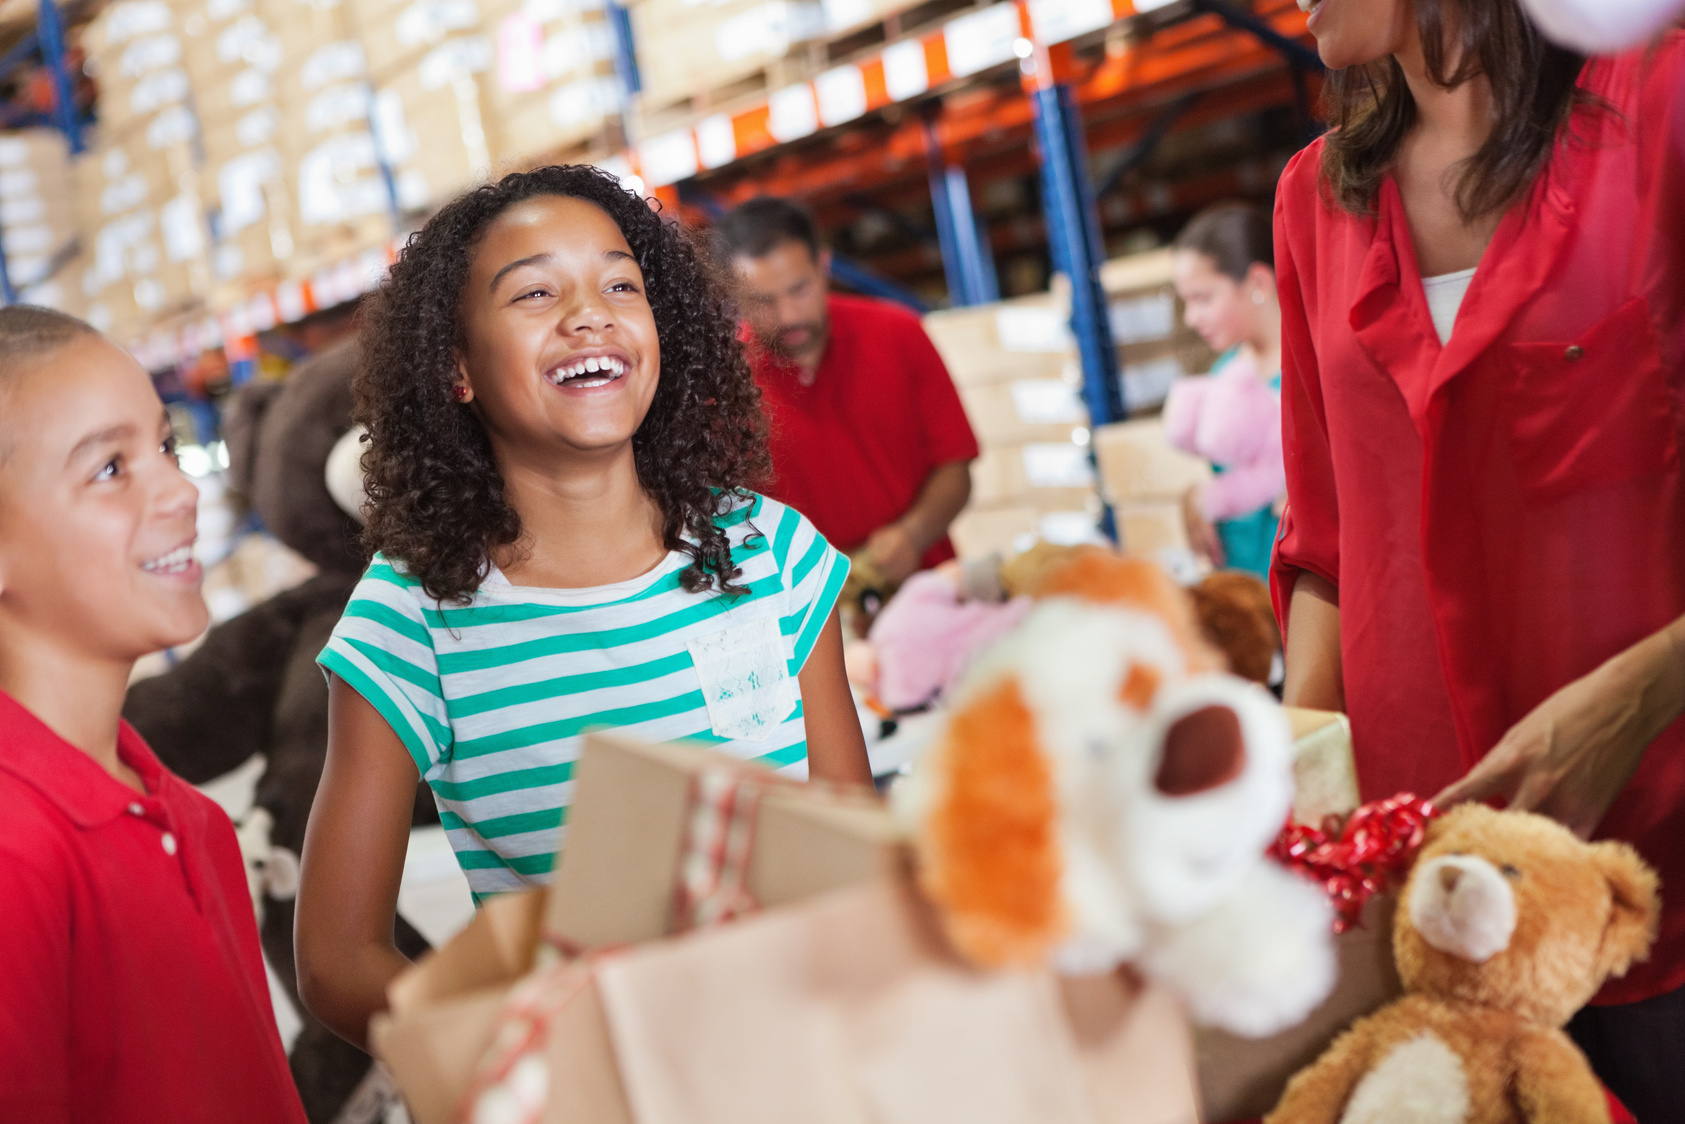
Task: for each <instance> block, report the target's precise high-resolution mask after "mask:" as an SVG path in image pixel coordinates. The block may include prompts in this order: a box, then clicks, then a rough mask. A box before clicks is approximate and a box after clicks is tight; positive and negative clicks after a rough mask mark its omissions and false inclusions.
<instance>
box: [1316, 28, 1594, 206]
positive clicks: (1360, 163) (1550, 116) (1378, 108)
mask: <svg viewBox="0 0 1685 1124" xmlns="http://www.w3.org/2000/svg"><path fill="white" fill-rule="evenodd" d="M1413 4H1414V7H1415V15H1416V27H1417V30H1418V31H1420V33H1421V38H1422V53H1423V55H1424V56H1425V58H1426V61H1427V67H1428V75H1429V77H1430V78H1431V79H1432V80H1433V82H1434V83H1435V84H1436V85H1439V86H1443V87H1445V88H1447V89H1451V88H1454V87H1456V86H1460V85H1462V84H1463V83H1464V82H1466V81H1468V80H1469V79H1471V78H1473V77H1475V76H1476V75H1484V76H1485V77H1486V80H1487V81H1488V82H1489V83H1490V84H1491V87H1492V103H1493V109H1494V111H1495V112H1496V115H1497V123H1496V124H1495V125H1494V126H1493V129H1492V135H1491V136H1490V137H1488V138H1487V140H1486V143H1485V144H1484V145H1482V146H1481V147H1480V150H1479V151H1478V152H1476V153H1475V154H1474V155H1473V156H1471V157H1470V158H1469V159H1468V160H1466V161H1464V162H1463V164H1462V166H1461V167H1460V168H1459V169H1458V171H1457V173H1456V175H1457V184H1456V200H1457V207H1458V209H1459V210H1460V211H1461V212H1462V214H1463V218H1464V220H1465V221H1472V220H1474V219H1476V218H1479V217H1481V216H1483V215H1489V214H1491V213H1493V212H1494V211H1501V210H1503V209H1504V208H1506V207H1508V206H1509V204H1510V203H1511V202H1513V201H1514V200H1515V199H1516V198H1517V197H1519V196H1520V195H1521V194H1522V193H1523V192H1524V191H1526V190H1527V188H1528V187H1529V186H1530V185H1531V184H1532V182H1533V177H1534V176H1536V175H1537V174H1538V172H1539V169H1540V168H1542V167H1544V164H1545V161H1546V160H1547V159H1549V157H1550V152H1551V147H1552V146H1553V145H1554V144H1555V142H1556V139H1557V136H1558V134H1559V133H1560V132H1561V131H1562V128H1563V126H1564V125H1565V124H1566V123H1567V121H1568V116H1569V114H1570V112H1572V110H1573V108H1574V106H1575V104H1577V103H1578V102H1579V101H1580V100H1581V98H1580V95H1579V94H1578V93H1577V83H1578V81H1579V77H1580V71H1581V70H1582V69H1583V68H1584V66H1585V61H1586V60H1585V57H1584V56H1583V55H1577V54H1575V53H1574V52H1572V51H1568V50H1564V49H1563V48H1561V47H1558V46H1556V45H1555V44H1553V43H1551V42H1549V41H1548V40H1546V39H1545V37H1544V36H1543V35H1541V34H1540V33H1539V30H1538V28H1536V27H1534V26H1533V24H1532V22H1531V21H1530V20H1528V18H1527V17H1526V15H1524V14H1523V13H1522V11H1521V8H1520V6H1519V4H1518V3H1517V2H1516V0H1413ZM1453 63H1454V64H1455V65H1456V69H1455V70H1452V69H1451V66H1452V64H1453ZM1324 99H1325V101H1326V104H1327V110H1328V116H1329V122H1328V123H1329V124H1330V125H1331V126H1333V129H1332V131H1331V132H1330V133H1329V134H1328V137H1327V140H1326V142H1325V145H1324V147H1323V151H1322V171H1323V177H1324V181H1325V183H1326V184H1327V187H1328V190H1329V192H1330V194H1331V195H1332V196H1333V199H1334V201H1335V202H1336V203H1338V204H1339V205H1340V206H1341V207H1343V208H1345V209H1346V210H1348V211H1350V212H1352V213H1354V214H1360V215H1362V214H1371V213H1373V211H1374V208H1375V198H1376V195H1377V193H1378V192H1379V191H1380V187H1381V180H1382V179H1383V178H1384V177H1385V176H1386V174H1387V171H1388V170H1389V169H1390V168H1391V167H1392V162H1393V159H1394V158H1395V157H1396V156H1397V155H1398V146H1399V144H1400V143H1401V142H1402V141H1403V140H1404V135H1405V133H1406V132H1408V131H1409V129H1410V126H1411V125H1412V124H1414V123H1415V120H1416V101H1415V99H1414V98H1413V97H1411V95H1410V88H1409V87H1408V86H1407V85H1406V84H1405V80H1404V71H1403V69H1402V68H1401V67H1400V66H1399V65H1398V61H1397V60H1396V59H1394V58H1392V57H1391V56H1388V57H1387V58H1384V59H1381V60H1379V61H1378V62H1372V63H1369V64H1367V65H1364V66H1354V67H1348V68H1347V69H1345V70H1333V71H1329V73H1328V79H1327V83H1326V85H1325V86H1324Z"/></svg>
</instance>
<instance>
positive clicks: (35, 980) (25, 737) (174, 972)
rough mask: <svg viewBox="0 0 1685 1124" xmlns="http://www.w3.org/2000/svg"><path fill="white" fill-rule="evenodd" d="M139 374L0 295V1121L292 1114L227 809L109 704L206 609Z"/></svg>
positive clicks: (107, 349)
mask: <svg viewBox="0 0 1685 1124" xmlns="http://www.w3.org/2000/svg"><path fill="white" fill-rule="evenodd" d="M197 503H198V493H197V491H196V490H195V489H194V487H193V484H192V482H191V481H189V480H188V479H187V478H186V477H185V476H183V475H182V474H181V471H180V469H179V468H178V467H177V466H176V462H175V449H174V444H173V442H172V440H171V438H170V426H169V420H168V417H167V416H166V415H165V413H164V408H163V405H162V404H161V403H160V402H159V401H158V396H157V394H156V393H155V392H154V391H153V389H152V382H151V380H150V379H149V378H148V377H147V375H146V372H145V371H143V370H141V369H140V367H139V366H138V365H137V364H136V363H135V361H134V360H133V359H131V358H130V357H129V356H128V355H127V354H125V353H124V352H122V351H120V350H118V349H117V348H116V347H114V346H112V345H111V344H110V343H107V342H106V341H105V339H104V338H103V337H101V336H100V335H99V333H97V332H95V331H94V330H93V329H92V328H90V327H88V326H87V325H86V324H83V323H82V322H81V321H79V320H74V319H72V318H70V317H68V316H62V315H60V314H58V313H53V312H48V311H46V310H44V309H34V308H28V307H23V306H15V307H12V308H5V309H0V809H4V813H3V814H0V1120H3V1121H7V1122H11V1121H17V1122H18V1124H24V1122H26V1121H27V1122H28V1124H107V1122H111V1121H123V1122H124V1124H154V1122H155V1124H185V1122H187V1121H204V1122H206V1124H209V1122H212V1121H240V1122H241V1124H303V1122H304V1111H303V1109H302V1107H301V1106H300V1105H299V1101H298V1094H297V1092H296V1091H295V1090H294V1086H293V1082H292V1079H291V1076H290V1074H289V1073H288V1071H287V1059H286V1055H285V1054H284V1053H283V1052H282V1049H281V1040H280V1037H279V1035H278V1033H277V1031H276V1027H275V1015H274V1011H273V1009H272V1008H271V1006H270V1001H269V990H268V986H267V983H266V981H265V978H264V970H263V956H262V953H261V951H260V950H259V946H258V938H257V925H256V921H255V918H254V916H253V912H252V907H251V899H250V897H249V892H248V890H247V888H246V872H245V866H244V864H243V863H242V862H241V859H240V850H239V845H238V844H237V843H236V841H235V838H234V829H233V826H232V825H231V824H230V823H229V822H228V817H227V816H225V815H224V814H223V813H222V811H221V809H219V808H218V807H217V806H216V805H215V804H213V803H212V802H211V801H210V800H208V799H206V798H205V797H204V796H201V795H200V794H199V793H197V792H195V791H194V790H193V789H191V788H189V787H188V786H187V785H186V784H184V783H183V782H182V781H180V780H179V779H177V778H176V777H174V776H172V775H171V774H170V773H169V772H168V771H167V770H166V769H164V767H163V766H162V765H160V764H159V763H158V759H157V758H156V757H154V756H153V755H152V752H151V751H150V750H149V749H147V747H146V745H145V743H144V742H142V741H141V739H140V737H139V736H138V735H136V734H135V732H134V731H133V730H132V729H130V728H129V727H128V726H127V725H126V724H124V723H123V722H122V721H121V718H120V715H121V711H122V706H123V695H124V689H125V687H126V686H127V683H128V678H129V672H130V670H131V668H132V667H133V665H134V661H135V660H136V659H137V658H138V657H139V656H141V655H144V654H145V653H147V652H149V651H155V650H157V649H160V648H165V647H170V646H172V645H175V644H181V643H185V642H186V641H188V640H191V639H192V638H193V637H194V636H195V635H197V634H198V633H199V632H200V631H202V630H203V629H204V627H205V622H206V615H207V614H206V611H205V604H204V601H203V599H202V598H201V597H200V595H199V582H200V577H201V574H200V570H199V565H198V563H196V562H195V561H193V549H192V548H193V539H194V516H195V511H196V508H197Z"/></svg>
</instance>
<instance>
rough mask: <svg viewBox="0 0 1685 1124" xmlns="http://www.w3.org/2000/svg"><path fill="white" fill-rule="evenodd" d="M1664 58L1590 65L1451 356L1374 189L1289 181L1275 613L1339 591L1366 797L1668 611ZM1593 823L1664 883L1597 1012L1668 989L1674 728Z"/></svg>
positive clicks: (1496, 245) (1683, 428)
mask: <svg viewBox="0 0 1685 1124" xmlns="http://www.w3.org/2000/svg"><path fill="white" fill-rule="evenodd" d="M1682 65H1685V38H1682V37H1681V36H1680V35H1678V34H1674V35H1671V36H1669V37H1668V38H1667V39H1666V40H1665V41H1664V42H1663V43H1662V44H1661V45H1660V46H1658V47H1657V48H1655V49H1654V50H1651V51H1648V52H1635V53H1632V54H1629V55H1623V56H1620V57H1617V58H1614V59H1607V60H1600V61H1596V62H1593V63H1592V64H1590V65H1589V66H1588V67H1587V69H1586V72H1585V74H1584V76H1583V78H1582V80H1581V85H1582V86H1583V87H1584V88H1585V89H1586V90H1587V91H1588V92H1590V93H1592V94H1594V95H1596V96H1597V97H1598V98H1600V99H1602V101H1603V103H1604V106H1603V107H1601V108H1600V107H1597V106H1596V105H1591V104H1588V105H1586V106H1582V107H1580V108H1578V109H1576V110H1575V113H1574V118H1573V121H1572V122H1571V128H1570V134H1571V139H1569V140H1567V141H1565V142H1564V143H1562V144H1560V145H1559V146H1558V147H1557V149H1556V152H1555V153H1554V155H1553V157H1552V159H1551V161H1550V163H1549V164H1548V165H1547V167H1546V168H1545V170H1544V172H1543V173H1542V174H1541V175H1540V176H1539V177H1538V180H1537V182H1535V184H1534V185H1533V187H1532V189H1531V190H1530V191H1529V192H1528V194H1527V195H1526V196H1525V197H1524V198H1523V199H1522V200H1521V201H1520V202H1518V203H1517V204H1516V205H1515V206H1513V207H1512V208H1511V209H1510V211H1509V213H1508V214H1506V215H1505V216H1504V218H1503V221H1502V223H1501V225H1500V226H1499V228H1498V231H1497V234H1496V235H1495V236H1494V237H1493V239H1492V243H1491V245H1490V247H1489V248H1488V249H1487V251H1486V254H1485V256H1484V257H1483V258H1482V260H1481V263H1480V268H1479V270H1478V271H1477V272H1476V273H1475V276H1474V279H1473V282H1472V284H1471V285H1470V286H1469V290H1468V295H1467V297H1466V298H1465V299H1464V301H1463V305H1462V310H1461V312H1460V314H1459V315H1458V317H1457V322H1456V327H1455V330H1454V331H1453V333H1452V335H1451V339H1450V342H1449V343H1447V344H1446V345H1445V346H1443V347H1442V346H1440V343H1439V337H1438V336H1437V335H1436V334H1435V332H1434V328H1433V324H1432V322H1431V320H1430V319H1429V315H1428V307H1427V300H1426V297H1425V296H1424V295H1423V291H1422V279H1421V275H1420V273H1419V272H1418V270H1417V266H1416V258H1415V253H1414V250H1413V248H1412V244H1411V241H1410V234H1409V231H1408V229H1407V227H1406V224H1405V216H1404V209H1403V205H1402V203H1401V201H1400V198H1399V193H1398V188H1397V187H1396V185H1395V184H1394V183H1393V182H1392V180H1391V179H1388V180H1387V181H1386V182H1385V183H1384V184H1383V185H1382V188H1381V193H1380V197H1379V199H1378V201H1377V207H1376V210H1377V213H1376V214H1375V215H1374V216H1373V217H1370V218H1360V217H1357V216H1353V215H1351V214H1348V213H1346V212H1344V211H1341V210H1338V209H1337V208H1335V207H1334V206H1333V205H1332V204H1331V203H1329V202H1327V201H1326V199H1325V197H1324V196H1323V195H1322V193H1321V192H1320V191H1319V169H1320V165H1321V159H1322V144H1321V142H1318V143H1316V144H1314V145H1312V146H1311V147H1310V148H1308V149H1307V150H1305V151H1304V152H1302V153H1300V154H1299V156H1298V157H1297V158H1295V159H1294V161H1293V162H1292V163H1291V164H1290V165H1289V166H1288V168H1287V170H1286V172H1285V173H1283V176H1282V180H1281V185H1280V188H1279V190H1278V193H1277V206H1276V247H1277V249H1276V263H1277V271H1278V284H1279V286H1280V291H1281V310H1282V349H1283V354H1282V367H1283V378H1282V416H1283V420H1282V428H1283V441H1284V447H1285V453H1286V461H1287V494H1288V504H1287V512H1286V515H1285V517H1284V518H1283V519H1282V523H1281V533H1280V537H1279V539H1278V541H1277V547H1276V560H1275V572H1274V582H1273V584H1274V588H1275V596H1276V608H1277V612H1278V614H1280V615H1282V616H1283V618H1285V609H1286V607H1287V599H1288V598H1289V597H1290V596H1291V592H1292V587H1293V582H1294V580H1295V579H1296V576H1297V572H1298V571H1299V570H1301V569H1303V570H1309V571H1311V572H1313V573H1316V574H1320V575H1322V576H1323V577H1325V578H1327V579H1328V580H1329V581H1331V582H1333V583H1334V584H1335V585H1336V586H1338V587H1339V591H1340V643H1341V649H1342V655H1343V660H1344V673H1345V689H1346V701H1347V704H1348V708H1349V711H1350V716H1351V721H1352V731H1353V736H1354V739H1355V746H1356V752H1357V758H1358V762H1357V763H1358V774H1359V779H1360V782H1361V785H1362V788H1363V790H1364V796H1365V797H1366V798H1375V797H1380V796H1387V795H1391V794H1393V793H1395V792H1398V791H1402V790H1410V791H1414V792H1418V793H1421V794H1424V795H1431V794H1432V793H1434V792H1435V791H1437V790H1438V789H1439V788H1440V787H1442V786H1443V785H1446V784H1448V783H1450V782H1451V781H1453V780H1456V779H1457V778H1458V777H1459V776H1461V775H1462V774H1463V773H1465V772H1466V771H1467V770H1468V769H1469V767H1470V766H1472V765H1473V764H1474V763H1475V762H1476V761H1478V760H1479V759H1480V758H1481V757H1482V756H1483V755H1484V754H1485V753H1486V752H1487V751H1488V750H1489V749H1491V748H1492V746H1493V745H1494V744H1496V743H1497V741H1498V740H1499V739H1500V738H1501V737H1502V736H1503V734H1504V732H1505V731H1506V730H1508V729H1509V728H1510V726H1511V725H1513V724H1514V723H1515V722H1517V721H1519V720H1520V719H1521V718H1522V717H1523V716H1525V715H1526V714H1527V712H1528V711H1529V710H1531V709H1532V708H1533V707H1534V706H1535V705H1536V704H1538V703H1539V702H1541V701H1543V700H1544V699H1545V698H1546V697H1547V696H1549V695H1550V694H1551V693H1552V692H1554V691H1556V690H1557V689H1558V688H1560V687H1562V686H1564V685H1565V684H1567V683H1569V682H1570V681H1572V680H1574V679H1576V678H1578V677H1580V676H1582V675H1584V674H1586V673H1587V672H1590V671H1591V670H1593V669H1594V668H1595V667H1597V665H1598V664H1600V663H1602V662H1603V661H1604V660H1606V659H1608V658H1609V657H1610V656H1613V655H1615V654H1616V653H1618V652H1620V651H1622V650H1624V649H1626V648H1628V647H1630V646H1631V645H1633V644H1634V643H1636V642H1638V641H1639V640H1641V639H1643V638H1644V637H1646V636H1648V635H1651V634H1652V633H1654V632H1656V631H1657V630H1658V629H1661V628H1662V627H1664V626H1665V625H1667V624H1668V623H1669V622H1671V621H1672V620H1674V619H1676V618H1677V617H1679V616H1680V615H1681V614H1682V613H1685V487H1682V485H1681V480H1680V454H1681V449H1682V446H1685V84H1682V81H1681V77H1682V76H1681V67H1682ZM1600 830H1601V834H1603V835H1605V836H1608V837H1613V838H1618V839H1625V840H1628V841H1630V842H1632V843H1633V844H1635V845H1636V846H1637V847H1638V849H1639V850H1640V851H1641V852H1642V853H1643V854H1644V856H1645V858H1646V859H1648V860H1649V861H1650V862H1651V863H1652V864H1654V865H1655V867H1656V868H1657V869H1658V870H1659V871H1660V873H1661V877H1662V885H1663V894H1664V910H1663V919H1662V929H1661V938H1660V940H1659V942H1658V943H1657V946H1656V949H1655V951H1654V952H1653V953H1652V955H1651V958H1650V960H1649V961H1648V962H1647V963H1645V964H1642V965H1639V966H1638V967H1636V968H1634V969H1633V971H1632V972H1631V973H1630V974H1629V975H1628V976H1627V977H1626V978H1625V979H1624V980H1621V981H1617V982H1615V983H1613V984H1611V985H1610V986H1609V987H1607V988H1605V989H1604V992H1603V993H1602V995H1601V996H1600V997H1599V1000H1600V1001H1601V1002H1630V1001H1633V1000H1637V999H1642V998H1645V997H1648V996H1651V995H1656V994H1659V993H1661V992H1664V991H1669V990H1672V989H1674V988H1677V987H1679V986H1681V985H1682V984H1685V721H1682V722H1676V723H1674V724H1673V725H1672V726H1671V727H1669V728H1668V729H1667V730H1666V731H1665V732H1664V733H1663V734H1662V735H1661V736H1660V737H1659V738H1658V739H1657V740H1656V741H1655V742H1654V743H1653V744H1652V745H1651V746H1650V748H1649V750H1648V751H1647V752H1646V754H1645V757H1644V761H1643V763H1642V765H1641V766H1640V767H1639V770H1638V773H1637V775H1636V776H1634V778H1633V779H1632V782H1631V783H1630V784H1628V785H1627V787H1626V790H1625V791H1624V792H1623V793H1622V794H1621V796H1620V798H1619V799H1617V800H1616V802H1615V804H1614V806H1613V807H1611V808H1610V810H1609V814H1608V816H1607V818H1606V819H1605V820H1604V822H1603V825H1602V828H1601V829H1600ZM1670 888H1671V889H1670Z"/></svg>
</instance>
